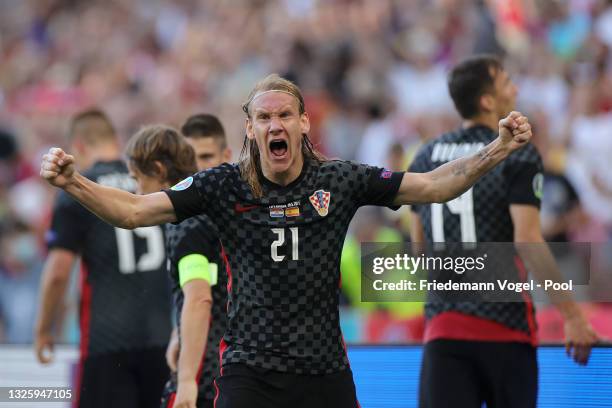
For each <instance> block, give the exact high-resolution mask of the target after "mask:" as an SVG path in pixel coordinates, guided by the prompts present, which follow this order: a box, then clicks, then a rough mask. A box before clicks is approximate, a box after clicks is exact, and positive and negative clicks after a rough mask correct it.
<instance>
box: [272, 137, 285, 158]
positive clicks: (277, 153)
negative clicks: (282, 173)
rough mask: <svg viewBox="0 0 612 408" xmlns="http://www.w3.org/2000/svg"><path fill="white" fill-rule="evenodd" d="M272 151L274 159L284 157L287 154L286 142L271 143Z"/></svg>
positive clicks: (275, 141) (274, 141)
mask: <svg viewBox="0 0 612 408" xmlns="http://www.w3.org/2000/svg"><path fill="white" fill-rule="evenodd" d="M270 151H271V152H272V155H273V156H274V157H283V156H284V155H285V153H287V142H286V141H284V140H273V141H271V142H270Z"/></svg>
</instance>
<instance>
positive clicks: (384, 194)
mask: <svg viewBox="0 0 612 408" xmlns="http://www.w3.org/2000/svg"><path fill="white" fill-rule="evenodd" d="M357 166H358V168H357V174H358V175H359V176H358V180H359V183H357V187H358V189H359V190H358V191H359V200H358V203H359V206H363V205H377V206H383V207H390V208H393V209H398V208H399V206H394V205H393V200H394V199H395V196H396V195H397V191H398V190H399V187H400V184H401V182H402V178H403V177H404V172H401V171H400V172H393V171H390V170H386V169H383V168H381V167H374V166H368V165H365V164H359V165H357Z"/></svg>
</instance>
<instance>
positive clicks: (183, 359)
mask: <svg viewBox="0 0 612 408" xmlns="http://www.w3.org/2000/svg"><path fill="white" fill-rule="evenodd" d="M210 309H211V300H210V299H209V298H197V297H194V298H187V297H186V298H185V302H184V304H183V310H182V311H181V348H180V353H179V363H178V381H179V382H181V381H195V379H196V376H197V373H198V370H199V368H200V364H201V361H202V356H203V355H204V349H205V347H206V339H207V338H208V327H209V325H210Z"/></svg>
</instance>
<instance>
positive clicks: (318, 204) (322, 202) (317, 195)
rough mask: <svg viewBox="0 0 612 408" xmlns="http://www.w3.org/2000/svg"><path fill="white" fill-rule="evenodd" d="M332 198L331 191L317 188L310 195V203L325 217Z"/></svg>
mask: <svg viewBox="0 0 612 408" xmlns="http://www.w3.org/2000/svg"><path fill="white" fill-rule="evenodd" d="M330 200H331V193H330V192H329V191H323V190H317V191H315V192H314V193H313V194H312V195H311V196H310V203H311V204H312V206H313V207H314V208H315V210H317V212H318V213H319V215H320V216H321V217H325V216H326V215H327V213H328V212H329V202H330Z"/></svg>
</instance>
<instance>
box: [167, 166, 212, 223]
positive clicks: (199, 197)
mask: <svg viewBox="0 0 612 408" xmlns="http://www.w3.org/2000/svg"><path fill="white" fill-rule="evenodd" d="M222 181H223V177H222V173H221V171H219V168H214V169H210V170H206V171H201V172H199V173H196V174H194V175H193V176H190V177H187V178H186V179H184V180H183V181H181V182H179V183H177V184H176V185H175V186H173V187H171V188H169V189H167V190H164V192H165V193H166V194H167V195H168V197H169V198H170V201H171V202H172V206H173V207H174V213H175V215H176V218H177V221H176V223H180V222H181V221H183V220H185V219H187V218H190V217H193V216H196V215H200V214H207V215H209V214H210V213H211V210H212V209H213V207H214V206H215V205H217V204H218V200H217V196H218V194H219V190H220V188H221V184H222Z"/></svg>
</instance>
